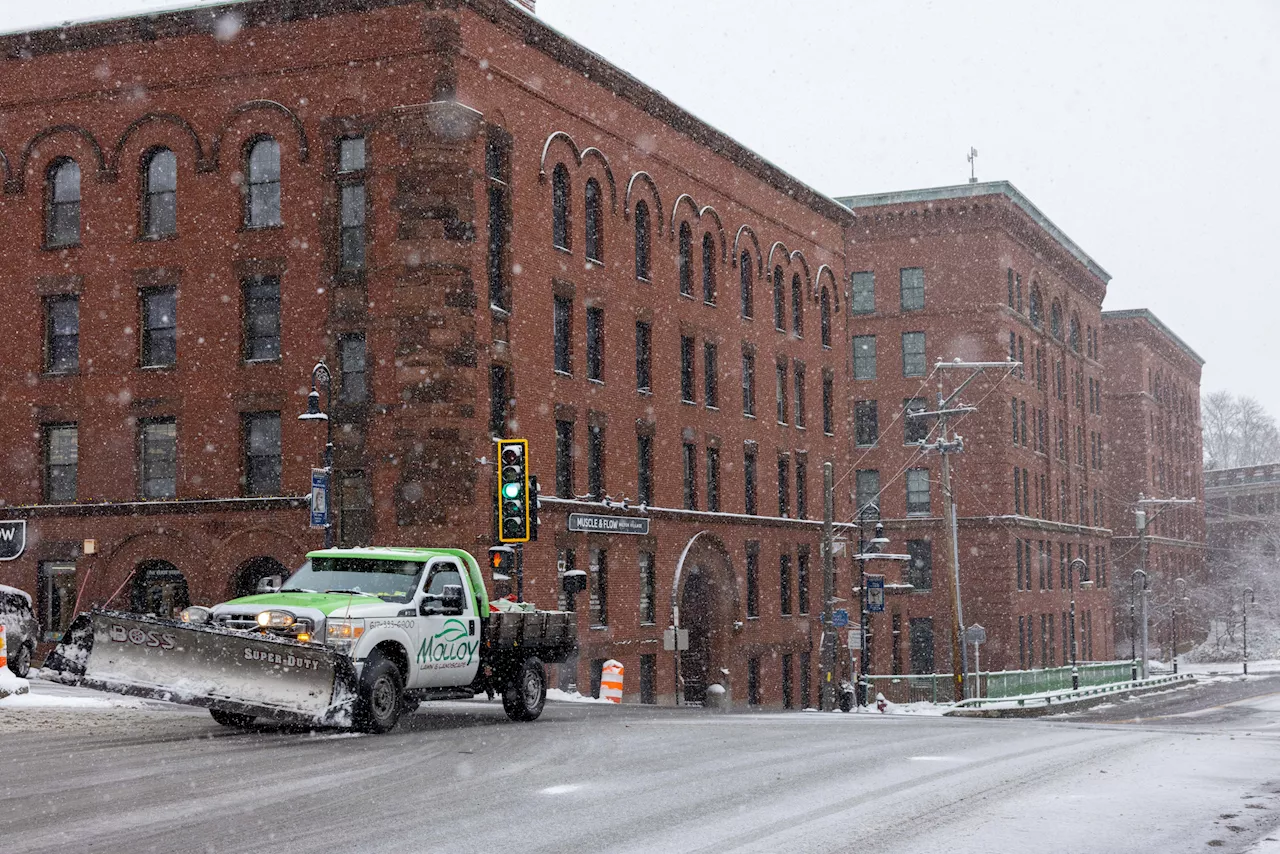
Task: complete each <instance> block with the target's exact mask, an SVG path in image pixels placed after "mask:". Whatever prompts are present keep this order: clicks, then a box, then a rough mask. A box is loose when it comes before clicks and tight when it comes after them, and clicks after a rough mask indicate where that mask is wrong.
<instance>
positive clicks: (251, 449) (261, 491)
mask: <svg viewBox="0 0 1280 854" xmlns="http://www.w3.org/2000/svg"><path fill="white" fill-rule="evenodd" d="M244 494H245V495H249V496H254V495H279V494H280V413H279V412H254V413H250V414H247V415H245V416H244Z"/></svg>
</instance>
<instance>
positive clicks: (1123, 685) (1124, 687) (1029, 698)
mask: <svg viewBox="0 0 1280 854" xmlns="http://www.w3.org/2000/svg"><path fill="white" fill-rule="evenodd" d="M1179 669H1181V668H1179ZM1194 681H1195V676H1194V675H1192V674H1189V673H1179V674H1178V675H1176V676H1175V675H1173V674H1168V675H1157V676H1152V677H1150V678H1148V679H1138V680H1134V681H1126V682H1115V683H1112V684H1110V685H1095V686H1091V687H1088V688H1081V689H1080V690H1078V691H1072V690H1070V689H1068V690H1065V691H1048V692H1045V693H1043V694H1027V695H1025V696H1021V697H999V698H993V699H985V698H984V699H972V700H964V701H962V702H959V703H956V704H955V705H954V706H952V707H951V708H950V709H948V710H947V711H946V712H944V713H943V714H945V715H946V716H948V717H965V718H1032V717H1040V716H1042V715H1056V714H1061V713H1063V712H1074V711H1079V710H1080V709H1087V708H1089V707H1090V706H1094V705H1097V704H1099V703H1102V702H1105V701H1108V700H1118V699H1123V698H1125V697H1130V696H1137V695H1139V694H1146V693H1149V692H1152V691H1162V690H1167V689H1169V688H1178V687H1181V686H1183V685H1189V684H1191V683H1193V682H1194Z"/></svg>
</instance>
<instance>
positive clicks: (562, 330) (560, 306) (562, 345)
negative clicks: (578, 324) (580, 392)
mask: <svg viewBox="0 0 1280 854" xmlns="http://www.w3.org/2000/svg"><path fill="white" fill-rule="evenodd" d="M553 308H554V314H555V316H554V318H553V325H554V327H555V328H554V329H553V330H552V331H553V334H554V336H555V370H556V373H559V374H572V373H573V346H572V344H571V343H570V341H571V340H572V339H571V336H572V334H573V300H572V298H570V297H567V296H557V297H555V304H554V306H553Z"/></svg>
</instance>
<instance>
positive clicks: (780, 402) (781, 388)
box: [774, 359, 787, 424]
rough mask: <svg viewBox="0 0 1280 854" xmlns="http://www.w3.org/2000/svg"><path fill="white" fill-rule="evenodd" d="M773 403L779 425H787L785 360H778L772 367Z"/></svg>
mask: <svg viewBox="0 0 1280 854" xmlns="http://www.w3.org/2000/svg"><path fill="white" fill-rule="evenodd" d="M774 379H775V383H774V387H775V392H776V393H775V402H776V404H777V410H778V412H777V416H778V423H779V424H786V423H787V360H786V359H779V360H778V363H777V364H776V365H774Z"/></svg>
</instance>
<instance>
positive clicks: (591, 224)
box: [582, 178, 604, 261]
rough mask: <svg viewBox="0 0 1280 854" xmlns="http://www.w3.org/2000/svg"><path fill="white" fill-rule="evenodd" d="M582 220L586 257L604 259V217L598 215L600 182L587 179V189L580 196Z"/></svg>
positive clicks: (596, 259) (594, 259)
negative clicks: (584, 229) (584, 232)
mask: <svg viewBox="0 0 1280 854" xmlns="http://www.w3.org/2000/svg"><path fill="white" fill-rule="evenodd" d="M582 220H583V224H584V225H585V226H586V232H587V235H586V236H587V239H586V243H585V246H584V247H583V248H584V249H585V250H586V254H587V258H589V259H590V260H592V261H604V217H602V216H601V215H600V182H599V181H597V180H596V179H595V178H588V179H587V189H586V192H585V193H584V194H583V196H582Z"/></svg>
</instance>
